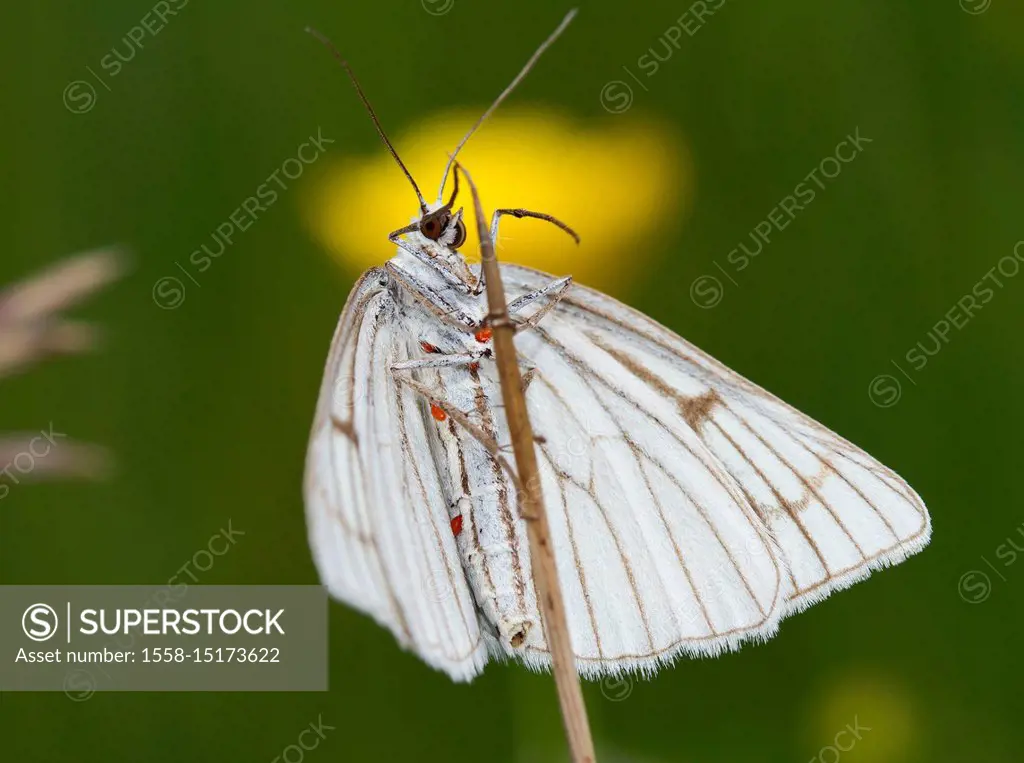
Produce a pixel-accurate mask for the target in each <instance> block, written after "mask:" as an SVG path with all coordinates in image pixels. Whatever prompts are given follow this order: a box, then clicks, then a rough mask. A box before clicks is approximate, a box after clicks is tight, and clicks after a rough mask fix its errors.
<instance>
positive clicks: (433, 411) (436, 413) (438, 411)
mask: <svg viewBox="0 0 1024 763" xmlns="http://www.w3.org/2000/svg"><path fill="white" fill-rule="evenodd" d="M430 415H431V416H433V417H434V418H435V419H436V420H438V421H444V420H445V419H446V418H448V414H447V413H445V412H444V408H442V407H441V406H439V405H438V404H437V403H431V404H430Z"/></svg>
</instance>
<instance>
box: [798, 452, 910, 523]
mask: <svg viewBox="0 0 1024 763" xmlns="http://www.w3.org/2000/svg"><path fill="white" fill-rule="evenodd" d="M794 439H795V440H796V442H797V444H798V445H800V447H801V448H803V449H804V450H806V451H807V452H808V453H810V454H811V455H812V456H814V457H815V458H816V459H818V461H819V462H821V465H822V466H823V467H824V468H825V469H826V470H827V471H829V472H831V473H832V474H834V475H835V476H837V477H838V478H839V479H840V480H842V481H843V482H845V483H846V485H847V487H849V488H850V490H852V491H853V492H854V493H856V494H857V495H858V496H859V497H860V499H861V500H862V501H863V502H864V503H865V504H867V505H868V506H869V507H870V508H871V510H872V511H873V512H875V514H877V515H878V518H879V519H881V520H882V522H883V524H885V526H886V528H887V529H888V530H889V532H890V533H892V537H893V538H895V539H896V540H897V541H899V539H900V536H899V534H898V533H897V532H896V528H894V527H893V526H892V523H891V522H890V521H889V518H888V517H886V516H885V514H883V513H882V510H881V509H879V508H878V506H876V505H875V502H874V501H872V500H871V499H870V498H868V497H867V495H865V494H864V492H863V491H862V490H861V489H860V488H859V487H857V486H856V485H854V484H853V482H852V481H850V480H849V479H848V478H847V476H846V475H845V474H843V473H842V472H841V471H839V470H838V469H837V468H836V467H835V464H833V463H832V461H830V460H829V459H827V458H822V456H821V454H820V453H817V452H816V451H814V450H811V449H810V448H808V447H807V445H806V444H805V443H803V442H801V441H800V439H799V438H794Z"/></svg>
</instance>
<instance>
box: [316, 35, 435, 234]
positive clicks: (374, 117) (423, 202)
mask: <svg viewBox="0 0 1024 763" xmlns="http://www.w3.org/2000/svg"><path fill="white" fill-rule="evenodd" d="M306 31H307V32H309V33H310V34H311V35H313V36H314V37H315V38H316V39H317V40H319V41H320V42H321V43H323V44H324V45H325V46H326V47H327V49H328V50H329V51H331V54H332V55H333V56H334V57H335V58H336V59H338V63H339V64H341V68H342V69H344V70H345V73H346V74H347V75H348V78H349V79H350V80H352V84H353V85H355V88H356V92H357V93H359V100H361V101H362V102H363V106H365V107H366V110H367V111H368V112H369V113H370V119H372V120H373V124H374V126H375V127H376V128H377V133H378V134H379V135H380V139H381V140H382V141H384V145H385V146H387V147H388V151H390V152H391V156H393V157H394V158H395V161H396V162H397V163H398V166H399V167H401V168H402V172H404V173H405V176H406V177H407V178H408V179H409V183H411V184H412V189H413V190H414V191H415V192H416V198H417V199H419V202H420V211H421V212H422V213H423V214H426V213H427V202H426V200H425V199H424V198H423V194H422V193H420V187H419V186H418V185H416V181H415V180H413V178H412V173H410V172H409V170H408V168H407V167H406V166H405V163H404V162H402V160H401V159H400V158H399V156H398V152H397V151H395V147H394V146H392V145H391V141H390V140H388V136H387V134H386V133H385V132H384V128H383V127H382V126H381V124H380V120H379V119H377V113H376V112H375V111H374V110H373V106H371V105H370V101H369V100H368V99H367V97H366V93H364V92H363V88H362V87H360V85H359V80H358V79H356V75H355V72H353V71H352V67H350V66H349V65H348V61H346V60H345V59H344V58H343V57H342V55H341V53H339V52H338V49H337V48H336V47H334V43H332V42H331V41H330V40H329V39H328V38H327V37H326V36H324V35H323V34H321V33H320V32H318V31H317V30H316V29H314V28H313V27H310V26H308V27H306Z"/></svg>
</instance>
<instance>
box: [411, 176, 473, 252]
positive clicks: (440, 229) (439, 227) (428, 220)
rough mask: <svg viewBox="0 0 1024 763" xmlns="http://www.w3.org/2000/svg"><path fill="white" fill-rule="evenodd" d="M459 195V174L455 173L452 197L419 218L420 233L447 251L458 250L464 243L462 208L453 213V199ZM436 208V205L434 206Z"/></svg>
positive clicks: (464, 225)
mask: <svg viewBox="0 0 1024 763" xmlns="http://www.w3.org/2000/svg"><path fill="white" fill-rule="evenodd" d="M458 195H459V173H458V172H456V173H455V187H454V189H453V190H452V196H451V198H450V199H448V203H447V204H445V205H444V206H440V207H437V208H436V209H433V210H431V211H427V212H425V213H424V214H423V216H422V217H421V218H420V222H419V227H420V233H422V234H423V235H424V237H426V238H428V239H430V240H431V241H436V242H437V243H439V244H441V245H442V246H446V247H448V248H449V249H458V248H459V247H460V246H462V245H463V244H464V243H466V224H465V223H464V222H462V208H461V207H460V208H459V209H458V210H456V211H455V212H454V213H453V212H452V207H453V206H454V205H455V197H456V196H458ZM435 206H436V205H435Z"/></svg>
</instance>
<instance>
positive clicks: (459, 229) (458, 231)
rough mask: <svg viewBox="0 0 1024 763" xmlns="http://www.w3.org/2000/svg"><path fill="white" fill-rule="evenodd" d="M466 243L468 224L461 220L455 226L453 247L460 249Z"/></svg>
mask: <svg viewBox="0 0 1024 763" xmlns="http://www.w3.org/2000/svg"><path fill="white" fill-rule="evenodd" d="M465 243H466V226H465V225H463V224H462V220H459V222H458V223H457V225H456V227H455V240H454V241H453V242H452V249H458V248H459V247H460V246H462V245H463V244H465Z"/></svg>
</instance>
